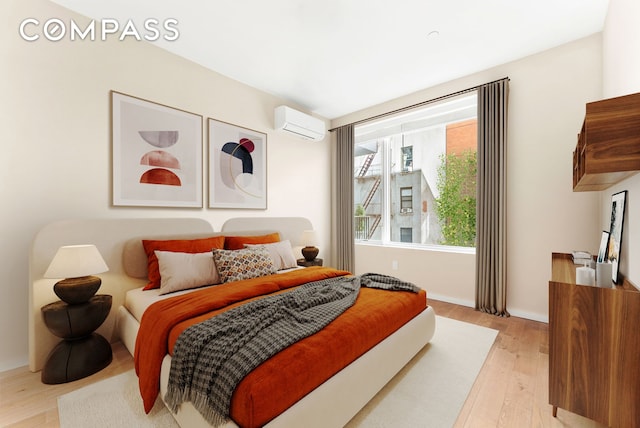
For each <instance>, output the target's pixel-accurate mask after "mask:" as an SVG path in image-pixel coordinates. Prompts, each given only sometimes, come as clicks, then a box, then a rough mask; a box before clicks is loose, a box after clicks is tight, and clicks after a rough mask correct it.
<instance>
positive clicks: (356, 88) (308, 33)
mask: <svg viewBox="0 0 640 428" xmlns="http://www.w3.org/2000/svg"><path fill="white" fill-rule="evenodd" d="M52 1H54V2H55V3H58V4H60V5H63V6H65V7H67V8H69V9H72V10H74V11H76V12H78V13H80V14H82V15H86V16H88V17H90V18H94V19H101V18H115V19H118V20H119V21H120V22H121V23H124V22H126V21H127V20H129V19H133V20H134V22H136V26H137V27H138V26H139V28H140V30H144V27H143V26H142V24H138V23H140V22H143V21H144V20H145V19H147V18H158V19H160V20H164V19H166V18H176V19H177V20H178V22H179V24H178V25H177V28H178V29H179V31H180V36H179V39H178V40H177V41H174V42H167V41H164V40H161V41H159V42H156V43H157V44H158V45H159V46H161V47H162V48H164V49H166V50H168V51H171V52H173V53H175V54H177V55H180V56H183V57H185V58H188V59H190V60H192V61H194V62H196V63H199V64H201V65H203V66H205V67H207V68H210V69H212V70H215V71H217V72H218V73H221V74H223V75H225V76H228V77H230V78H233V79H235V80H238V81H240V82H243V83H246V84H248V85H250V86H252V87H255V88H258V89H261V90H263V91H265V92H268V93H271V94H274V95H277V96H280V97H283V98H285V99H286V100H288V101H290V102H292V103H295V104H298V105H300V106H302V107H303V108H304V109H306V110H307V111H309V112H313V113H316V114H318V115H321V116H324V117H326V118H329V119H333V118H336V117H340V116H342V115H345V114H347V113H351V112H354V111H357V110H360V109H362V108H365V107H369V106H371V105H375V104H378V103H381V102H384V101H388V100H390V99H393V98H396V97H399V96H402V95H405V94H408V93H411V92H415V91H417V90H420V89H424V88H428V87H430V86H434V85H436V84H439V83H443V82H446V81H449V80H452V79H455V78H458V77H462V76H465V75H468V74H472V73H474V72H477V71H481V70H485V69H487V68H491V67H493V66H496V65H499V64H503V63H506V62H509V61H512V60H515V59H519V58H522V57H525V56H527V55H531V54H533V53H536V52H541V51H543V50H546V49H549V48H552V47H555V46H558V45H561V44H564V43H567V42H570V41H572V40H576V39H579V38H582V37H586V36H588V35H590V34H593V33H597V32H600V31H602V28H603V25H604V20H605V16H606V12H607V8H608V4H609V0H535V1H533V0H395V1H391V0H323V1H320V0H316V1H313V0H225V1H223V0H181V1H180V2H177V1H175V0H91V1H88V0H52ZM432 31H437V32H439V36H437V37H434V38H431V37H428V35H429V33H430V32H432ZM501 77H502V76H501Z"/></svg>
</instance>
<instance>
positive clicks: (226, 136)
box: [208, 118, 267, 210]
mask: <svg viewBox="0 0 640 428" xmlns="http://www.w3.org/2000/svg"><path fill="white" fill-rule="evenodd" d="M208 132H209V146H208V148H209V208H238V209H262V210H264V209H267V134H266V133H263V132H260V131H256V130H253V129H249V128H244V127H241V126H238V125H234V124H231V123H227V122H222V121H219V120H216V119H212V118H209V120H208Z"/></svg>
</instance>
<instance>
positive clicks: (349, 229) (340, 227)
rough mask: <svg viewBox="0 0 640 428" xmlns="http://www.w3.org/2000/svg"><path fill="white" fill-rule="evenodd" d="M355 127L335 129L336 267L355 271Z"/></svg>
mask: <svg viewBox="0 0 640 428" xmlns="http://www.w3.org/2000/svg"><path fill="white" fill-rule="evenodd" d="M353 149H354V147H353V125H352V124H350V125H345V126H341V127H340V128H337V129H336V171H335V176H336V222H335V228H336V230H335V232H336V268H338V269H344V270H347V271H349V272H353V270H354V264H355V263H354V259H355V255H354V253H355V245H354V238H355V236H354V230H353Z"/></svg>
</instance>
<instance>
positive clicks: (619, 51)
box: [600, 0, 640, 287]
mask: <svg viewBox="0 0 640 428" xmlns="http://www.w3.org/2000/svg"><path fill="white" fill-rule="evenodd" d="M638 20H640V2H638V1H637V0H611V1H610V3H609V13H608V15H607V20H606V23H605V29H604V32H603V47H602V51H603V58H604V61H603V64H604V67H603V80H602V87H603V98H610V97H617V96H620V95H626V94H633V93H636V92H640V55H638V52H640V26H638ZM622 190H626V191H627V192H628V193H627V209H626V214H625V224H624V229H623V235H622V250H621V253H620V272H621V273H622V274H623V275H625V276H627V277H628V278H629V279H630V280H631V282H633V283H634V284H635V285H636V286H638V287H640V223H639V222H638V219H639V218H640V217H639V214H638V213H640V174H638V175H635V176H633V177H631V178H629V179H627V180H625V181H623V182H621V183H618V184H616V185H615V186H612V187H611V188H610V189H607V190H604V191H602V192H600V193H601V197H602V202H601V220H600V221H601V227H602V229H603V230H609V217H610V212H611V195H612V194H614V193H616V192H620V191H622Z"/></svg>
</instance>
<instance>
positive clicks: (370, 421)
mask: <svg viewBox="0 0 640 428" xmlns="http://www.w3.org/2000/svg"><path fill="white" fill-rule="evenodd" d="M497 333H498V332H497V331H496V330H492V329H489V328H485V327H479V326H476V325H473V324H469V323H464V322H460V321H456V320H452V319H449V318H443V317H437V320H436V332H435V335H434V337H433V339H432V340H431V343H430V344H429V345H427V346H426V347H425V348H424V349H423V350H422V351H420V352H419V353H418V355H416V356H415V357H414V358H413V359H412V360H411V361H410V362H409V364H407V366H406V367H405V368H404V369H403V370H402V371H401V372H400V373H399V374H398V375H396V377H394V378H393V379H392V380H391V382H389V384H387V386H385V387H384V388H383V389H382V391H380V392H379V393H378V394H377V395H376V396H375V397H374V398H373V399H372V400H371V402H369V404H367V406H366V407H365V408H364V409H362V411H360V413H358V414H357V415H356V416H355V417H354V418H353V419H352V420H351V421H350V422H349V424H347V427H349V428H356V427H358V428H378V427H380V428H387V427H393V428H421V427H424V428H427V427H428V428H448V427H451V426H452V425H453V424H454V422H455V420H456V418H457V416H458V413H460V409H461V408H462V406H463V404H464V401H465V399H466V398H467V395H468V394H469V390H470V389H471V386H472V385H473V382H474V381H475V379H476V376H477V375H478V373H479V371H480V369H481V368H482V365H483V363H484V360H485V359H486V357H487V354H488V352H489V349H490V348H491V345H492V344H493V342H494V340H495V338H496V335H497ZM58 411H59V414H60V426H61V427H62V428H85V427H90V428H102V427H104V428H117V427H127V428H128V427H177V424H176V422H175V421H174V419H173V417H172V416H171V414H170V413H169V411H168V410H167V409H166V407H164V406H163V405H162V402H161V401H160V400H159V399H158V401H157V402H156V405H155V407H154V408H153V410H152V411H151V413H150V414H149V415H145V414H144V410H143V408H142V399H141V398H140V394H139V392H138V378H137V377H136V375H135V373H134V372H133V370H131V371H129V372H126V373H123V374H121V375H118V376H115V377H112V378H109V379H106V380H103V381H101V382H97V383H95V384H93V385H89V386H86V387H84V388H81V389H79V390H77V391H73V392H71V393H69V394H65V395H62V396H60V397H58Z"/></svg>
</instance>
